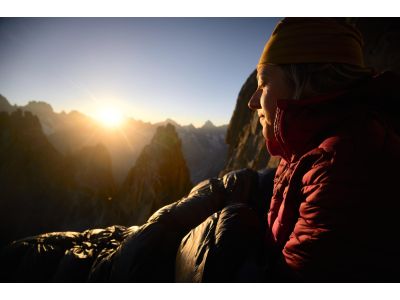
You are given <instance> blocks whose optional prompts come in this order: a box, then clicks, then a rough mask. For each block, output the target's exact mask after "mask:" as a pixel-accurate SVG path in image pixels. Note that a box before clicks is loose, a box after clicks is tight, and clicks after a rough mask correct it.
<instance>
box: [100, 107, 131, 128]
mask: <svg viewBox="0 0 400 300" xmlns="http://www.w3.org/2000/svg"><path fill="white" fill-rule="evenodd" d="M96 119H97V120H98V121H99V122H100V123H101V124H102V125H103V126H105V127H108V128H117V127H119V126H121V125H122V122H123V120H124V116H123V114H122V112H121V111H120V110H118V109H117V108H115V107H104V108H102V109H100V110H99V111H98V112H97V114H96Z"/></svg>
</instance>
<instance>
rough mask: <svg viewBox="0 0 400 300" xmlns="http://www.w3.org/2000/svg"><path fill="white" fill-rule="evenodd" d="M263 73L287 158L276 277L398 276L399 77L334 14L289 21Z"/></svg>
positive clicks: (272, 129)
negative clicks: (375, 68) (378, 67)
mask: <svg viewBox="0 0 400 300" xmlns="http://www.w3.org/2000/svg"><path fill="white" fill-rule="evenodd" d="M257 71H258V77H257V78H258V89H257V90H256V92H255V93H254V95H253V96H252V98H251V99H250V101H249V107H250V109H252V110H256V111H257V113H258V115H259V118H260V123H261V125H262V126H263V135H264V137H265V139H266V143H267V147H268V151H269V152H270V153H271V155H276V156H280V157H281V158H282V159H281V162H280V165H279V167H278V170H277V172H276V175H275V180H274V191H273V196H272V200H271V205H270V210H269V212H268V223H269V227H270V228H269V230H268V231H269V236H268V239H269V243H270V245H271V247H273V248H274V249H275V250H276V253H277V254H276V257H275V258H274V260H275V261H277V266H276V268H277V274H278V275H279V274H280V275H282V276H284V277H277V278H286V279H289V280H296V281H342V282H347V281H351V282H354V281H398V280H399V279H398V278H399V277H398V276H397V275H396V273H397V272H398V270H399V264H400V263H399V252H398V250H397V249H396V247H395V242H393V241H394V239H396V236H397V229H398V227H399V225H398V222H397V216H398V213H399V211H400V196H399V195H398V189H397V184H396V183H397V181H398V180H397V178H398V177H397V176H398V175H397V174H398V171H399V170H400V138H399V134H398V133H399V128H400V122H399V119H398V116H399V114H398V111H397V110H395V107H396V104H397V103H396V101H397V100H398V96H397V91H396V88H397V86H398V84H399V81H398V79H397V77H396V76H395V75H394V74H391V73H389V72H387V73H383V74H380V75H374V74H372V72H371V70H369V69H368V68H366V67H365V66H364V62H363V56H362V37H361V34H360V33H359V32H358V31H357V30H356V29H355V28H353V27H352V26H350V25H348V24H344V23H339V22H336V21H334V20H331V19H297V18H293V19H290V18H289V19H283V20H282V21H281V22H280V23H279V24H278V25H277V27H276V28H275V30H274V32H273V33H272V36H271V37H270V39H269V40H268V42H267V44H266V46H265V48H264V51H263V53H262V55H261V58H260V61H259V64H258V66H257ZM278 280H279V279H278Z"/></svg>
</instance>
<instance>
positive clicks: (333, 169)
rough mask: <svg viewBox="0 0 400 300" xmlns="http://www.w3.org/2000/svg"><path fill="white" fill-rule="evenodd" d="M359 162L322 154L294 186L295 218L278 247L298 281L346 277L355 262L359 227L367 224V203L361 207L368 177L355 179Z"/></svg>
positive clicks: (359, 248) (284, 262)
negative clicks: (296, 199) (297, 200)
mask: <svg viewBox="0 0 400 300" xmlns="http://www.w3.org/2000/svg"><path fill="white" fill-rule="evenodd" d="M358 163H359V162H354V161H353V162H352V161H350V159H347V158H346V159H342V158H341V157H337V156H336V153H328V152H326V151H321V152H320V153H319V155H318V156H317V158H316V159H314V160H313V163H312V164H311V166H310V168H309V169H308V170H307V171H306V172H305V173H304V175H303V176H301V177H300V178H301V179H300V180H301V182H297V183H296V184H298V186H299V188H300V190H299V195H300V201H301V203H300V206H299V217H298V219H297V221H296V223H295V225H294V228H293V231H292V233H291V234H290V236H289V239H288V241H287V242H286V244H285V245H284V247H283V250H282V254H283V264H282V265H284V264H286V266H287V267H288V268H287V269H290V270H291V271H292V275H294V277H297V279H298V280H300V281H301V280H305V281H318V282H319V281H332V280H333V279H334V278H345V276H346V274H345V273H346V272H345V270H346V269H347V270H350V269H351V268H352V267H351V265H353V266H356V265H357V264H358V263H357V260H360V258H361V253H362V251H361V248H362V245H361V244H360V243H359V241H360V240H361V241H362V238H361V239H360V237H361V235H362V234H363V233H364V232H365V228H363V227H362V226H363V225H365V224H366V223H368V221H367V222H366V219H367V216H368V213H367V212H366V209H367V208H368V205H366V203H362V200H363V199H364V200H365V199H367V198H368V195H367V193H368V192H367V189H365V184H366V182H367V176H368V174H357V175H356V176H355V171H356V170H358V167H359V166H357V164H358ZM369 176H370V175H369ZM357 248H358V249H357Z"/></svg>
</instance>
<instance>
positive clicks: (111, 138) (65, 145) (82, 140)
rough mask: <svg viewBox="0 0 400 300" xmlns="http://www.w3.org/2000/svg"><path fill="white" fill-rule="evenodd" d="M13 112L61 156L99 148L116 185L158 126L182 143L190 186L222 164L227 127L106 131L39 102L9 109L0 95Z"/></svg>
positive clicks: (130, 126)
mask: <svg viewBox="0 0 400 300" xmlns="http://www.w3.org/2000/svg"><path fill="white" fill-rule="evenodd" d="M17 109H21V110H22V111H29V112H31V113H32V114H34V115H36V116H38V118H39V121H40V124H41V127H42V129H43V132H44V133H45V135H46V136H47V138H48V140H49V141H50V143H51V144H52V145H53V146H54V147H55V148H56V149H57V150H58V151H59V152H61V153H63V154H71V153H74V152H75V151H79V150H80V149H81V148H82V147H85V146H95V145H97V144H103V145H104V146H105V147H106V148H107V150H108V151H109V153H110V155H111V160H112V173H113V177H114V180H115V182H116V184H117V185H121V184H122V183H123V181H124V180H125V178H126V176H127V174H128V172H129V170H130V168H131V167H132V166H133V165H134V164H135V161H136V159H137V158H138V156H139V154H140V152H141V150H142V149H143V147H144V146H145V145H147V144H148V143H149V142H150V140H151V138H152V137H153V135H154V133H155V131H156V129H157V127H159V126H161V125H166V124H172V125H174V126H175V128H176V131H177V133H178V136H179V138H180V139H181V140H182V147H183V153H184V157H185V159H186V162H187V164H188V167H189V171H190V176H191V180H192V182H194V183H197V182H200V181H202V180H204V179H207V178H210V177H214V176H217V175H218V173H219V171H220V170H221V169H222V168H223V167H224V165H225V162H226V157H227V151H228V150H227V149H228V147H227V144H226V143H225V134H226V130H227V125H223V126H218V127H217V126H215V125H214V124H213V123H212V122H211V121H207V122H205V124H204V125H203V126H202V127H200V128H196V127H194V126H193V125H187V126H181V125H179V124H178V123H176V122H175V121H173V120H171V119H167V120H165V121H163V122H159V123H155V124H151V123H145V122H143V121H140V120H134V119H127V120H126V122H125V124H124V125H123V126H122V127H121V128H119V129H114V130H110V129H105V128H104V127H103V126H102V125H101V124H99V123H98V122H97V121H95V120H93V119H92V118H90V117H88V116H86V115H84V114H82V113H80V112H78V111H71V112H69V113H65V112H61V113H56V112H54V110H53V108H52V107H51V105H49V104H48V103H45V102H42V101H30V102H29V103H28V104H27V105H25V106H17V105H11V104H10V103H9V101H8V100H7V99H6V98H5V97H3V96H1V95H0V111H6V112H12V111H16V110H17Z"/></svg>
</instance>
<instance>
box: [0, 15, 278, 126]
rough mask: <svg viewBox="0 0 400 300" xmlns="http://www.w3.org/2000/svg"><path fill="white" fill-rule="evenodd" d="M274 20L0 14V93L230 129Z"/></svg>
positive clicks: (59, 106) (62, 106)
mask: <svg viewBox="0 0 400 300" xmlns="http://www.w3.org/2000/svg"><path fill="white" fill-rule="evenodd" d="M279 19H280V18H0V94H2V95H3V96H4V97H6V98H7V99H8V100H9V102H10V103H11V104H17V105H25V104H27V103H28V102H29V101H31V100H36V101H45V102H47V103H49V104H51V105H52V107H53V109H54V110H55V111H56V112H61V111H62V110H64V111H66V112H68V111H70V110H78V111H81V112H82V113H85V114H88V115H93V112H94V111H95V110H96V109H97V108H98V107H103V106H110V105H112V106H114V107H116V108H118V109H120V110H122V111H123V113H124V114H125V115H126V116H128V117H131V118H134V119H137V120H139V119H140V120H143V121H147V122H152V123H155V122H159V121H163V120H165V119H166V118H171V119H173V120H175V121H177V122H178V123H180V124H182V125H187V124H189V123H192V124H194V125H195V126H201V125H202V124H203V123H204V122H205V121H206V120H211V121H212V122H213V123H214V124H216V125H222V124H227V123H229V120H230V118H231V115H232V113H233V110H234V107H235V104H236V98H237V95H238V93H239V90H240V88H241V86H242V84H243V83H244V81H245V80H246V79H247V77H248V76H249V75H250V73H251V72H252V71H253V70H254V69H255V66H256V64H257V61H258V58H259V56H260V54H261V51H262V49H263V47H264V44H265V42H266V40H267V39H268V37H269V36H270V34H271V33H272V30H273V28H274V26H275V25H276V23H277V22H278V20H279Z"/></svg>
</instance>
